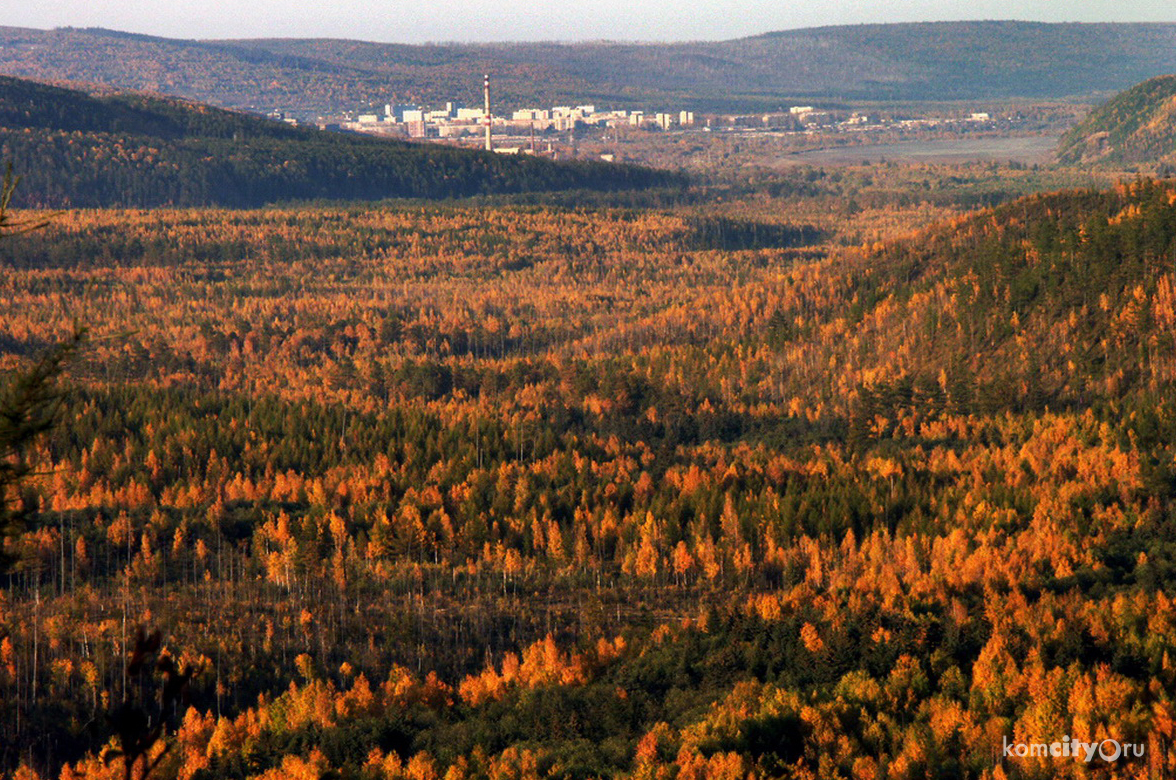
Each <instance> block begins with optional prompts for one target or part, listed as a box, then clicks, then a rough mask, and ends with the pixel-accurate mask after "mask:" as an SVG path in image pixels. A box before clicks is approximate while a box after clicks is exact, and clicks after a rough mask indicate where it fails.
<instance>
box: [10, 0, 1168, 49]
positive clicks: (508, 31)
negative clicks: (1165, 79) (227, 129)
mask: <svg viewBox="0 0 1176 780" xmlns="http://www.w3.org/2000/svg"><path fill="white" fill-rule="evenodd" d="M4 6H12V7H8V8H5V7H4ZM0 8H3V10H4V13H3V15H2V16H0V22H2V23H3V24H5V25H11V26H17V27H36V28H42V29H44V28H51V27H65V26H72V27H108V28H111V29H115V30H125V31H128V32H138V33H146V34H150V35H162V36H166V37H171V38H269V37H299V38H308V37H331V38H356V39H361V40H369V41H381V42H389V43H425V42H430V41H433V42H440V41H583V40H628V41H682V40H724V39H728V38H739V37H742V36H747V35H755V34H758V33H763V32H771V31H773V30H786V29H795V28H800V27H817V26H821V25H830V24H857V23H862V22H914V21H944V20H960V19H1023V20H1034V21H1046V22H1147V21H1153V22H1171V21H1176V7H1174V6H1173V4H1172V2H1171V0H1127V1H1126V2H1124V0H710V2H707V1H706V0H516V1H515V2H504V1H503V0H382V1H377V0H319V1H318V2H305V0H183V2H170V3H168V2H160V0H38V2H21V3H17V2H16V0H0Z"/></svg>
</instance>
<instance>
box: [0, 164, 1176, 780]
mask: <svg viewBox="0 0 1176 780" xmlns="http://www.w3.org/2000/svg"><path fill="white" fill-rule="evenodd" d="M811 231H812V229H811V228H806V227H804V226H803V225H800V224H795V225H791V226H786V225H784V224H783V223H780V222H777V223H776V224H775V225H767V224H764V225H761V226H759V227H753V226H752V224H750V223H749V222H748V221H747V220H740V219H736V218H735V217H730V218H724V219H716V218H700V217H698V216H696V215H692V214H690V213H688V212H682V213H665V212H654V211H637V210H593V211H587V210H571V209H557V208H543V207H468V206H467V207H444V208H437V207H429V208H424V207H401V208H396V209H373V208H364V209H360V208H355V209H341V208H336V209H327V208H323V209H287V210H278V209H274V210H266V211H243V212H223V211H208V210H175V211H150V212H115V211H90V212H71V213H69V214H66V215H63V216H62V217H60V218H58V219H57V220H56V221H55V222H54V224H53V225H52V226H51V227H50V228H49V229H47V230H45V231H42V232H39V233H35V234H30V235H26V236H22V237H19V238H14V239H12V240H9V241H5V242H4V244H3V245H0V251H2V252H4V255H3V256H2V257H0V263H2V264H3V268H4V273H3V275H2V276H0V300H2V301H3V303H4V306H5V310H6V311H8V312H12V314H11V315H10V317H9V319H8V321H7V325H6V328H5V332H4V339H5V341H4V343H3V349H4V357H3V361H4V365H5V366H11V367H15V366H19V365H22V364H23V363H24V362H25V361H27V360H28V359H30V358H31V356H33V355H35V354H36V353H37V352H38V351H39V350H40V349H42V348H43V347H44V346H45V345H46V344H49V343H52V342H53V341H55V340H57V339H59V338H60V335H61V334H62V333H63V332H65V330H66V328H67V326H68V325H69V323H70V322H71V321H72V318H73V317H78V318H80V319H82V320H83V321H85V322H87V323H90V324H91V326H92V330H93V339H92V342H93V343H92V345H91V346H90V347H89V348H88V349H87V351H86V353H85V355H84V358H83V359H82V360H80V361H79V362H78V363H77V365H76V366H75V367H74V369H73V381H74V382H75V383H76V384H77V385H78V387H79V392H78V393H77V397H76V399H75V400H74V401H73V402H71V404H70V406H69V407H68V409H67V422H66V424H65V425H63V426H62V427H61V429H60V430H59V431H58V432H57V433H56V434H55V435H53V436H52V437H50V438H48V439H46V440H44V441H43V442H42V443H41V444H39V445H38V447H37V448H36V449H35V450H34V451H33V453H32V465H33V466H34V467H35V471H36V472H37V476H35V477H34V480H33V482H32V484H31V489H30V490H28V491H26V492H25V494H24V495H23V497H22V500H23V501H24V502H26V503H27V506H28V508H29V510H30V511H32V512H33V522H32V523H31V524H30V526H29V528H28V530H27V531H26V532H25V533H24V534H23V535H21V536H19V537H17V538H15V539H13V540H10V541H9V542H8V543H7V550H8V552H10V553H11V554H13V555H16V556H18V557H20V559H21V560H22V561H23V562H24V564H23V566H21V567H20V568H19V569H18V570H17V571H16V572H14V573H13V574H11V575H10V576H8V577H7V579H6V580H5V582H4V589H3V591H2V592H0V597H2V598H0V745H3V746H4V751H5V752H3V753H2V754H0V759H2V760H3V761H4V762H5V763H6V764H7V765H8V766H17V765H18V764H20V765H22V766H23V768H22V769H21V770H19V771H21V772H24V773H25V774H24V775H23V776H22V777H32V774H31V773H32V772H33V771H37V772H40V773H41V776H42V777H50V776H57V775H58V774H60V775H61V776H62V777H71V778H76V777H114V776H115V775H117V774H118V772H119V771H120V767H119V765H118V764H117V762H115V763H113V764H111V765H109V766H107V765H105V764H104V763H103V762H102V760H101V759H100V757H99V756H100V750H101V748H102V746H103V742H104V740H105V739H106V738H107V737H106V735H105V734H104V733H103V732H102V730H101V729H100V728H95V727H94V726H93V725H92V724H94V723H96V722H100V721H101V713H102V712H103V711H105V710H108V709H109V708H110V707H111V706H112V704H113V703H114V702H117V701H120V700H121V699H122V698H123V697H124V696H125V694H126V688H127V685H128V683H127V681H126V679H125V674H124V670H125V665H124V662H123V659H122V655H121V654H122V653H123V652H125V649H126V648H127V647H128V644H129V643H131V642H133V638H134V627H135V625H136V624H145V625H158V626H160V627H161V628H163V630H164V633H165V635H166V637H167V642H168V647H169V652H170V653H172V654H173V655H174V657H175V658H176V664H177V665H178V666H182V667H183V668H193V669H196V668H199V669H202V670H203V673H202V674H201V675H200V676H199V677H197V678H196V679H195V680H194V681H193V682H192V703H191V708H190V709H188V710H187V712H186V714H185V715H184V716H183V718H182V720H181V722H180V724H179V725H178V727H177V733H176V735H175V736H174V737H173V738H171V740H170V742H169V744H171V745H172V748H171V750H170V751H169V753H168V754H167V755H166V756H164V757H162V758H161V759H160V764H159V766H160V767H163V768H164V769H163V770H161V771H166V772H168V773H170V775H174V776H179V777H185V778H194V779H195V778H201V779H202V778H214V777H216V778H222V777H232V778H246V777H264V778H267V779H269V780H279V779H280V778H297V777H319V776H321V775H322V774H323V773H324V772H326V771H328V770H332V771H338V772H341V773H343V774H344V775H345V776H350V777H360V778H413V780H435V779H436V778H440V777H446V778H450V780H459V779H460V778H466V777H469V778H473V777H483V776H486V777H502V778H506V777H510V778H519V779H520V780H521V779H522V778H538V777H560V778H570V777H576V778H586V777H597V776H614V777H633V778H667V779H669V778H682V779H683V780H684V779H685V778H710V777H730V778H745V777H748V776H752V777H777V776H784V777H796V778H812V777H822V778H834V777H851V776H852V777H896V778H897V777H910V778H915V777H943V776H952V777H993V778H996V777H1016V776H1020V777H1046V776H1049V777H1085V776H1087V774H1088V772H1087V768H1086V765H1085V764H1082V763H1081V762H1077V761H1074V760H1072V759H1071V760H1065V761H1060V760H1057V759H1053V758H1041V757H1033V758H1026V759H1005V758H1003V757H1002V755H1001V753H1000V746H1001V744H1002V738H1003V737H1006V736H1007V737H1008V738H1009V739H1010V740H1022V741H1032V740H1036V739H1052V738H1061V736H1063V735H1069V736H1072V737H1073V738H1075V739H1081V740H1085V741H1092V740H1100V739H1103V738H1107V737H1113V738H1117V739H1120V740H1122V741H1130V742H1134V743H1141V744H1146V745H1147V752H1146V756H1145V757H1144V758H1140V759H1130V760H1123V761H1121V762H1119V763H1117V764H1113V765H1106V766H1103V765H1101V764H1100V765H1099V771H1100V772H1102V773H1103V775H1104V776H1108V777H1134V776H1138V775H1140V774H1145V773H1146V772H1148V771H1151V772H1153V773H1156V774H1159V773H1161V772H1171V771H1172V770H1173V769H1176V767H1173V766H1172V761H1173V758H1172V757H1171V756H1170V755H1169V752H1168V749H1169V747H1170V743H1171V739H1172V737H1173V728H1174V726H1173V724H1174V723H1176V720H1174V707H1176V696H1174V693H1173V691H1174V688H1173V685H1174V684H1176V678H1174V676H1173V671H1172V668H1171V663H1172V662H1171V659H1172V658H1173V657H1174V654H1176V646H1174V643H1176V630H1174V627H1173V622H1174V621H1176V607H1174V605H1173V602H1172V599H1171V597H1170V595H1169V594H1170V593H1171V589H1172V587H1173V585H1174V584H1176V545H1174V543H1173V541H1172V539H1173V531H1174V529H1176V526H1174V525H1173V524H1174V522H1176V504H1174V503H1173V499H1174V497H1176V467H1174V466H1173V462H1174V461H1173V456H1174V454H1176V450H1174V449H1173V442H1174V441H1176V408H1174V407H1173V404H1172V400H1171V398H1172V394H1171V392H1172V389H1173V382H1174V379H1176V376H1174V372H1176V362H1174V360H1173V354H1174V347H1176V344H1173V343H1172V338H1173V336H1172V333H1173V328H1174V327H1176V314H1174V313H1173V311H1174V310H1173V305H1174V304H1176V300H1174V299H1176V290H1174V289H1173V283H1174V280H1173V276H1174V273H1176V268H1174V267H1173V264H1172V257H1173V256H1174V253H1176V189H1173V187H1172V186H1170V185H1165V184H1158V183H1154V182H1147V181H1142V182H1137V183H1134V184H1130V185H1123V186H1120V187H1118V188H1116V189H1112V190H1108V191H1105V192H1094V191H1089V192H1072V193H1066V194H1059V195H1050V196H1040V197H1033V198H1028V199H1023V200H1019V201H1016V202H1013V203H1010V204H1007V205H1004V206H1000V207H998V208H996V209H994V210H989V211H984V212H980V213H977V214H974V215H971V216H968V217H964V218H960V219H957V220H955V221H954V222H951V223H948V224H942V225H937V226H932V227H930V228H927V229H925V230H923V231H921V232H920V233H918V234H917V235H914V236H911V237H907V238H900V239H893V240H886V241H879V242H878V243H877V244H876V245H869V246H840V247H834V246H828V245H826V246H824V247H823V249H822V250H821V251H817V250H816V249H814V248H812V247H807V248H806V247H802V246H790V244H793V243H798V242H802V241H803V240H804V239H805V237H806V236H809V237H811V236H813V235H816V234H815V233H813V232H811ZM156 749H160V748H156ZM63 764H65V765H66V766H65V768H64V769H63V768H62V765H63ZM168 767H170V768H168ZM170 775H169V776H170Z"/></svg>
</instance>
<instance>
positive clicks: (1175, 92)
mask: <svg viewBox="0 0 1176 780" xmlns="http://www.w3.org/2000/svg"><path fill="white" fill-rule="evenodd" d="M1174 122H1176V76H1157V77H1156V78H1153V79H1148V80H1147V81H1145V82H1143V83H1142V84H1137V85H1135V86H1134V87H1132V88H1131V89H1128V90H1126V91H1125V92H1122V93H1120V94H1118V95H1116V96H1115V97H1114V98H1112V99H1111V100H1109V101H1107V102H1106V103H1105V104H1103V105H1102V106H1099V107H1098V108H1097V109H1095V110H1094V111H1093V112H1091V114H1090V115H1089V116H1088V117H1086V119H1085V120H1083V121H1082V122H1081V123H1080V124H1079V125H1078V126H1077V127H1075V128H1074V129H1072V130H1071V131H1070V132H1069V133H1067V134H1066V135H1065V137H1064V138H1062V140H1061V142H1060V143H1059V146H1058V157H1059V158H1060V159H1061V160H1063V161H1065V162H1071V163H1080V162H1081V163H1105V164H1111V165H1133V164H1143V165H1154V164H1157V163H1162V162H1171V161H1172V159H1173V158H1174V157H1176V124H1174Z"/></svg>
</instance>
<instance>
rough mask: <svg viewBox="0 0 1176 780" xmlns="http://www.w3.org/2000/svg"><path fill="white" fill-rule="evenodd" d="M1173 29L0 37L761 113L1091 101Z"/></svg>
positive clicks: (428, 93)
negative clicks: (635, 37) (849, 103)
mask: <svg viewBox="0 0 1176 780" xmlns="http://www.w3.org/2000/svg"><path fill="white" fill-rule="evenodd" d="M1173 44H1176V25H1172V24H1041V23H1031V22H999V21H997V22H951V23H947V22H944V23H923V24H887V25H855V26H844V27H823V28H813V29H804V30H790V31H785V32H776V33H770V34H765V35H760V36H755V37H750V38H744V39H740V40H729V41H715V42H693V43H673V44H636V43H573V44H552V43H522V44H483V45H462V44H443V45H423V46H408V45H396V44H381V43H368V42H362V41H348V40H321V39H258V40H235V41H190V40H173V39H166V38H156V37H150V36H143V35H133V34H128V33H119V32H113V31H109V30H101V29H84V30H82V29H57V30H51V31H44V30H31V29H20V28H11V27H9V28H0V73H6V74H10V75H14V76H23V77H29V78H39V79H45V80H66V81H76V82H85V83H92V84H100V85H107V86H112V87H117V88H120V89H140V90H152V91H158V92H162V93H166V94H171V95H177V96H183V97H187V98H190V99H194V100H199V101H202V102H207V103H211V104H214V105H220V106H227V107H236V108H254V109H267V110H268V109H281V110H286V111H291V112H295V113H299V114H301V115H304V116H306V115H309V116H317V115H319V114H324V113H331V112H335V111H340V110H348V109H355V108H357V107H359V106H362V105H365V104H376V105H383V104H384V103H385V102H389V101H394V102H437V101H442V100H452V99H456V100H459V101H466V102H470V103H474V102H477V100H478V97H479V95H478V90H479V88H480V83H481V74H482V73H484V72H491V73H493V74H494V77H495V86H496V92H497V95H498V99H499V100H501V101H502V104H503V105H505V106H508V107H510V106H521V105H525V104H535V103H539V104H548V105H550V104H558V103H564V102H572V103H592V102H595V103H600V104H610V105H624V106H631V107H633V108H641V107H646V108H651V107H655V106H667V105H681V106H682V107H692V108H694V109H696V110H716V111H718V110H760V109H768V108H774V107H778V106H780V105H781V104H784V103H787V101H790V100H817V99H820V100H825V101H839V100H972V99H1001V98H1012V97H1031V98H1060V97H1070V96H1082V97H1088V96H1091V95H1095V94H1105V93H1109V92H1114V91H1117V90H1121V89H1124V88H1126V87H1128V86H1130V85H1131V84H1134V83H1137V82H1139V81H1141V80H1143V79H1146V78H1149V77H1151V76H1155V75H1157V74H1160V73H1166V72H1170V71H1174V70H1176V46H1174V45H1173Z"/></svg>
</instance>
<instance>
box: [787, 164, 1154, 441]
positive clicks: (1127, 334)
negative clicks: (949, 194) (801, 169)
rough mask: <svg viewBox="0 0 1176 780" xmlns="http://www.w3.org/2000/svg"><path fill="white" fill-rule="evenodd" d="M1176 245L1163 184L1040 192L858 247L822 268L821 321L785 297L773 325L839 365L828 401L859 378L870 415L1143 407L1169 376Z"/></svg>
mask: <svg viewBox="0 0 1176 780" xmlns="http://www.w3.org/2000/svg"><path fill="white" fill-rule="evenodd" d="M1174 256H1176V189H1173V187H1172V186H1171V185H1169V184H1165V183H1161V182H1154V181H1150V180H1144V181H1141V182H1137V183H1135V184H1131V185H1122V186H1119V187H1117V188H1115V189H1112V190H1109V191H1105V192H1094V191H1076V192H1065V193H1057V194H1050V195H1041V196H1033V197H1029V198H1024V199H1021V200H1018V201H1015V202H1013V203H1009V204H1006V205H1003V206H1000V207H998V208H996V209H993V210H991V211H985V212H980V213H979V214H977V215H975V216H970V217H966V218H960V219H957V220H954V221H952V222H950V223H947V224H944V225H940V226H937V227H934V228H932V229H930V230H928V231H926V232H924V233H922V234H920V235H918V236H915V237H913V238H911V239H909V240H903V241H896V242H893V243H889V244H886V245H882V246H877V247H873V248H870V249H868V250H862V251H861V253H860V257H855V258H850V259H846V260H845V261H844V264H841V265H839V266H833V267H831V268H830V269H829V279H828V282H827V283H829V284H832V285H833V286H834V288H840V289H841V292H839V293H836V297H837V299H838V303H836V304H835V305H833V306H832V307H830V308H829V309H827V311H828V314H827V318H828V319H827V321H826V322H825V324H820V323H817V322H813V320H812V319H811V317H809V318H808V319H806V316H805V315H806V310H805V309H803V308H787V309H784V310H782V311H780V312H778V313H777V314H776V315H774V316H773V319H772V321H771V324H770V325H769V337H771V338H774V339H776V340H777V341H778V343H780V344H781V349H782V350H783V352H784V354H785V355H786V356H787V358H788V361H789V363H790V364H799V365H803V364H808V363H811V362H814V361H815V362H816V363H819V364H821V365H830V366H832V365H836V366H837V367H838V373H837V375H836V376H831V377H830V378H829V382H830V383H831V388H832V389H830V391H829V392H830V398H831V399H832V400H834V402H836V400H835V399H836V394H837V392H838V391H837V390H836V388H837V387H842V388H844V387H847V386H848V387H858V388H860V389H862V393H861V396H859V397H858V399H857V400H858V401H861V402H863V405H862V406H860V407H859V408H858V410H859V411H864V412H865V415H864V417H862V418H860V419H859V422H861V423H862V424H863V425H868V424H870V423H869V421H870V420H873V419H874V417H875V415H876V414H882V415H883V416H884V417H888V418H889V419H891V420H893V419H896V416H895V414H894V413H895V412H896V411H898V410H899V409H905V408H908V407H910V406H911V405H912V404H913V405H914V406H915V407H919V406H920V405H929V406H927V408H930V407H936V408H941V409H942V408H943V405H944V404H946V405H947V407H948V408H952V409H955V410H956V411H958V412H963V413H970V412H975V413H1000V412H1005V411H1009V412H1029V413H1041V412H1043V411H1045V410H1046V409H1053V410H1055V411H1056V410H1058V409H1063V408H1074V407H1077V408H1081V407H1086V406H1090V407H1095V408H1102V409H1107V408H1118V409H1138V410H1140V414H1150V412H1147V411H1146V410H1148V409H1150V408H1152V407H1153V406H1154V405H1155V404H1157V403H1160V400H1161V399H1162V397H1163V396H1164V393H1170V392H1171V390H1172V388H1173V387H1174V386H1176V370H1174V368H1176V367H1174V364H1173V362H1172V359H1171V355H1172V354H1174V350H1176V339H1174V337H1173V333H1174V332H1176V308H1174V307H1176V285H1174V277H1173V273H1174V271H1176V268H1174V266H1173V257H1174ZM834 269H836V270H834ZM797 322H805V323H806V324H805V327H804V328H799V327H798V326H797V325H796V324H795V323H797ZM851 395H852V393H851ZM920 398H921V399H922V400H921V401H919V400H918V399H920ZM912 399H915V400H914V401H912ZM876 404H877V405H878V406H875V405H876ZM851 406H852V404H851ZM1124 413H1126V412H1124Z"/></svg>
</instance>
